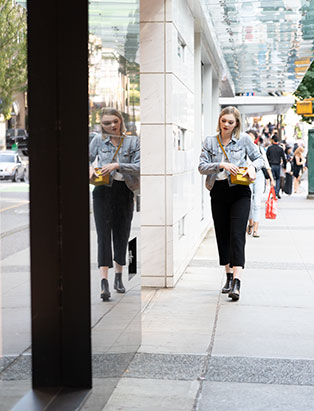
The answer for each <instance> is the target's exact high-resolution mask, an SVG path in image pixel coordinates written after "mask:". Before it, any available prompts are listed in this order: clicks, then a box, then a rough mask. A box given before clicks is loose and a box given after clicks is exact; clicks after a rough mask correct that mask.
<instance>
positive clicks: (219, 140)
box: [216, 134, 230, 163]
mask: <svg viewBox="0 0 314 411" xmlns="http://www.w3.org/2000/svg"><path fill="white" fill-rule="evenodd" d="M216 137H217V141H218V143H219V145H220V147H221V149H222V151H223V153H224V155H225V157H226V159H227V161H228V162H229V163H230V161H229V158H228V156H227V153H226V151H225V149H224V148H223V145H222V144H221V142H220V140H219V137H218V134H217V135H216Z"/></svg>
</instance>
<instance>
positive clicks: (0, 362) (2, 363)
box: [0, 357, 16, 374]
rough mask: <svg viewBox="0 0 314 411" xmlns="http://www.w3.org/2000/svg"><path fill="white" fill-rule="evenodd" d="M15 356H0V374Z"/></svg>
mask: <svg viewBox="0 0 314 411" xmlns="http://www.w3.org/2000/svg"><path fill="white" fill-rule="evenodd" d="M15 358H16V357H1V358H0V374H1V373H2V371H3V370H4V369H5V368H7V367H8V365H9V364H11V363H12V362H13V361H14V360H15Z"/></svg>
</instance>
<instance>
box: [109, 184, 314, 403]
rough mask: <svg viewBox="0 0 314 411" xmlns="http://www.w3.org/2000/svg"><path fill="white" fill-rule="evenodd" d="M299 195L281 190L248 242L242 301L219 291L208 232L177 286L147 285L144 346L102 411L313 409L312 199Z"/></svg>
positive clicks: (220, 275) (212, 242) (220, 276)
mask: <svg viewBox="0 0 314 411" xmlns="http://www.w3.org/2000/svg"><path fill="white" fill-rule="evenodd" d="M302 185H303V184H302ZM304 187H305V185H304ZM305 197H306V193H305V192H303V194H298V195H292V196H289V197H288V196H284V197H283V198H282V199H281V200H280V201H279V204H278V218H277V220H273V221H272V220H265V219H264V218H263V219H262V221H261V224H260V234H261V237H260V238H252V237H249V238H248V239H247V249H246V251H247V252H246V254H247V256H246V257H247V264H246V270H245V274H244V278H243V282H242V293H241V299H240V301H239V302H236V303H234V302H230V301H229V299H228V298H227V296H226V295H222V294H220V288H221V286H222V284H223V281H224V275H223V272H222V271H223V270H222V269H221V268H219V267H218V266H217V253H216V245H215V238H214V235H213V233H212V232H210V233H209V234H208V236H207V238H206V239H205V240H204V242H203V243H202V245H201V246H200V248H199V250H198V251H197V254H196V255H195V257H194V259H193V261H192V262H191V264H190V265H189V267H188V268H187V270H186V272H185V274H184V275H183V277H182V279H181V281H180V282H179V283H178V285H177V287H176V288H175V289H171V290H170V289H169V290H167V289H162V290H153V289H146V290H145V291H144V293H143V300H144V312H143V343H142V347H141V349H140V351H139V353H138V354H137V355H136V356H135V359H134V360H133V361H132V363H131V365H130V367H129V369H128V371H127V372H126V373H125V376H124V378H122V380H121V381H120V382H119V384H118V386H117V388H116V390H115V391H114V393H113V395H112V396H111V398H110V400H109V402H108V403H107V405H106V407H105V410H106V411H109V410H114V411H116V410H143V411H144V410H145V411H147V410H150V411H154V410H158V411H160V410H162V411H163V410H172V411H174V410H180V411H183V410H189V411H190V410H192V409H195V410H204V411H209V410H213V411H220V410H221V411H222V410H224V411H225V410H229V409H230V410H233V411H240V410H241V411H255V410H259V411H260V410H265V411H271V410H282V411H290V410H291V411H292V410H293V411H301V410H305V409H310V408H311V407H312V406H311V405H310V404H311V403H312V401H313V400H314V343H313V342H314V322H313V318H314V252H313V243H314V218H313V217H314V201H311V200H306V198H305ZM193 407H194V408H193Z"/></svg>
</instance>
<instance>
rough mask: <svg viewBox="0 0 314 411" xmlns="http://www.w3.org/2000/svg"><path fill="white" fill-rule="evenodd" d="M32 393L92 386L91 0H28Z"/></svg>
mask: <svg viewBox="0 0 314 411" xmlns="http://www.w3.org/2000/svg"><path fill="white" fill-rule="evenodd" d="M28 70H29V89H28V98H29V135H30V158H29V160H30V235H31V296H32V307H31V310H32V359H33V387H34V388H37V387H53V386H59V387H65V386H70V387H84V388H89V387H91V379H92V378H91V338H90V334H91V330H90V280H89V271H90V264H89V186H88V177H87V176H88V144H87V140H88V2H87V0H76V1H75V2H74V1H70V2H62V1H61V0H51V1H49V2H43V1H41V0H31V1H28Z"/></svg>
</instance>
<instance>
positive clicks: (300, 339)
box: [213, 300, 314, 359]
mask: <svg viewBox="0 0 314 411" xmlns="http://www.w3.org/2000/svg"><path fill="white" fill-rule="evenodd" d="M313 341H314V326H313V309H311V308H302V307H293V306H288V307H275V306H269V307H268V306H262V307H260V306H248V305H243V302H241V300H240V302H239V303H233V302H231V303H230V302H229V303H226V304H224V305H222V306H221V308H220V312H219V318H218V324H217V328H216V335H215V344H214V348H213V355H214V356H218V355H219V356H235V357H263V358H288V359H290V358H291V359H296V358H298V359H314V344H313Z"/></svg>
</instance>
